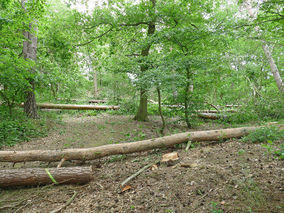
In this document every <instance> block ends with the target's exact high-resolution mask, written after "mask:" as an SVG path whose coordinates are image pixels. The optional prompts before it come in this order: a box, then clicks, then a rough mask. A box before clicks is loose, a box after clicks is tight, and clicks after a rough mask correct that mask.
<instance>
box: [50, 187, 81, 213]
mask: <svg viewBox="0 0 284 213" xmlns="http://www.w3.org/2000/svg"><path fill="white" fill-rule="evenodd" d="M77 194H78V192H74V194H73V196H72V197H71V198H70V199H69V200H68V201H67V202H66V204H65V205H64V206H62V207H60V208H59V209H55V210H52V211H51V212H50V213H58V212H60V211H61V210H63V209H64V208H66V207H67V206H68V205H70V203H72V201H73V200H74V199H75V197H76V195H77Z"/></svg>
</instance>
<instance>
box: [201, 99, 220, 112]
mask: <svg viewBox="0 0 284 213" xmlns="http://www.w3.org/2000/svg"><path fill="white" fill-rule="evenodd" d="M205 103H207V104H208V105H210V106H212V107H213V108H214V109H216V110H217V111H218V112H220V110H219V109H218V107H216V106H215V105H214V104H211V103H209V102H208V101H205Z"/></svg>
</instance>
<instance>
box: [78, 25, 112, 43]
mask: <svg viewBox="0 0 284 213" xmlns="http://www.w3.org/2000/svg"><path fill="white" fill-rule="evenodd" d="M112 30H113V27H111V28H110V29H109V30H107V31H106V32H104V33H102V34H100V35H98V36H96V37H93V38H91V40H90V41H87V42H85V43H82V44H77V45H75V47H80V46H85V45H87V44H90V43H92V42H93V41H94V40H96V39H98V38H101V37H103V36H104V35H106V34H108V33H109V32H111V31H112Z"/></svg>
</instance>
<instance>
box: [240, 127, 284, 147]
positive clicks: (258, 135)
mask: <svg viewBox="0 0 284 213" xmlns="http://www.w3.org/2000/svg"><path fill="white" fill-rule="evenodd" d="M280 139H284V131H283V130H282V131H281V130H279V129H278V128H277V127H263V128H260V129H258V130H256V131H254V132H251V133H250V134H248V135H247V136H245V137H243V139H242V141H243V142H251V143H263V142H267V141H272V142H273V141H276V140H280Z"/></svg>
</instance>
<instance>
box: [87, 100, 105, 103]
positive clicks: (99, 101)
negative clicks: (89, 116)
mask: <svg viewBox="0 0 284 213" xmlns="http://www.w3.org/2000/svg"><path fill="white" fill-rule="evenodd" d="M106 102H107V100H89V103H106Z"/></svg>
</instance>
